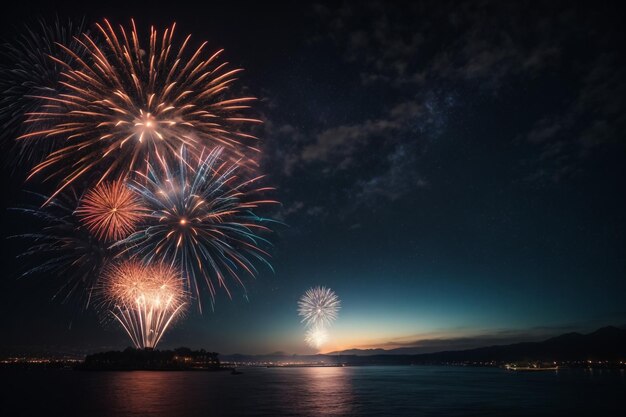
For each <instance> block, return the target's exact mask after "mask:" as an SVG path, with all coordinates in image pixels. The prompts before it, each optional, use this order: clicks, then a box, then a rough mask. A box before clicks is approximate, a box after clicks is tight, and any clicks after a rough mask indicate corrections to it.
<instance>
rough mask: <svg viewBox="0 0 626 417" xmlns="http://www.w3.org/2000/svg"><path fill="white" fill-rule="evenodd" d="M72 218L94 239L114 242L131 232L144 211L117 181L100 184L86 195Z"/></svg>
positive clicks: (132, 195)
mask: <svg viewBox="0 0 626 417" xmlns="http://www.w3.org/2000/svg"><path fill="white" fill-rule="evenodd" d="M76 214H77V215H78V217H79V218H80V219H81V221H82V222H83V223H84V224H85V226H86V227H87V228H88V229H89V230H90V231H91V233H93V234H94V235H95V236H96V237H97V238H99V239H102V240H106V241H117V240H120V239H123V238H125V237H127V236H128V235H130V234H131V233H132V232H133V231H134V230H135V226H136V225H137V223H138V222H139V221H140V220H141V218H142V216H143V214H144V208H143V206H142V205H141V201H140V199H139V197H138V196H137V195H136V194H135V193H134V192H133V191H132V190H130V189H129V188H128V187H127V186H126V184H125V183H124V181H121V180H117V181H114V182H103V183H100V184H98V185H97V186H96V187H95V188H93V189H92V190H91V191H89V192H87V194H85V196H84V197H83V198H82V199H81V202H80V205H79V206H78V209H77V210H76Z"/></svg>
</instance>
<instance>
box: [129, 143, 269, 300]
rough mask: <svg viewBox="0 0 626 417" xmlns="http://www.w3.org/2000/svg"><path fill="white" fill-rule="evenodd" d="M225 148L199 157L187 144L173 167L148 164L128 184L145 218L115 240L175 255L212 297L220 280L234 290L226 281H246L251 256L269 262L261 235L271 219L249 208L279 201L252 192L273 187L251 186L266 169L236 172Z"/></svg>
mask: <svg viewBox="0 0 626 417" xmlns="http://www.w3.org/2000/svg"><path fill="white" fill-rule="evenodd" d="M221 155H222V149H221V148H217V149H214V150H213V151H211V152H209V153H208V154H207V155H200V157H199V159H198V160H197V161H196V160H192V158H189V157H188V155H187V153H186V151H185V149H184V148H183V149H181V151H180V155H179V158H178V161H179V163H178V164H177V166H176V169H172V167H170V165H168V164H166V163H161V164H159V165H158V166H153V165H149V166H148V173H147V175H145V176H141V177H140V178H138V179H137V180H135V181H133V182H131V184H130V187H131V188H132V189H134V190H135V191H136V192H137V193H138V194H139V195H141V196H142V197H143V201H144V202H145V204H146V206H147V208H148V214H147V215H146V219H147V222H146V224H145V225H144V226H143V227H140V228H139V229H138V230H137V231H136V232H135V233H133V234H131V235H130V236H129V237H128V238H126V239H124V240H123V241H121V242H119V243H118V244H117V245H124V246H126V247H127V248H126V249H125V250H126V251H129V252H130V253H132V254H134V255H135V256H138V257H140V258H142V259H143V260H144V262H147V263H151V262H153V261H154V260H155V259H166V260H169V261H170V262H176V263H178V264H179V265H180V267H181V269H182V275H183V278H185V280H186V281H187V284H188V288H190V289H191V291H192V292H193V293H194V294H195V295H196V296H198V297H197V298H198V300H200V297H199V286H201V285H203V284H202V283H204V284H205V286H206V287H207V288H208V290H209V292H210V295H211V300H213V298H214V296H215V293H216V288H217V287H222V288H224V289H225V290H226V291H227V293H228V295H229V296H230V291H229V289H228V281H230V280H232V281H234V282H236V283H237V284H240V285H241V286H243V281H242V279H241V276H242V274H247V275H249V276H255V275H256V274H257V269H256V267H255V265H254V264H255V262H254V261H260V262H262V263H264V264H266V265H268V266H269V263H268V262H267V257H269V255H268V254H267V252H265V251H264V250H263V249H262V248H261V246H262V245H265V244H268V242H267V241H266V240H265V239H263V238H261V237H259V235H258V233H259V232H266V231H269V229H268V228H267V227H266V226H265V225H264V224H263V223H266V222H268V220H267V219H263V218H260V217H258V216H257V215H255V214H254V213H253V212H252V210H254V209H256V208H258V207H259V206H262V205H266V204H269V203H275V201H272V200H262V199H255V198H254V196H256V195H259V194H260V193H263V192H265V191H268V190H271V189H270V188H254V184H255V183H256V182H258V180H259V179H260V178H261V177H257V178H254V179H251V180H241V179H239V178H238V177H237V175H236V172H237V170H238V165H237V164H230V163H226V162H222V159H221ZM270 268H271V266H270Z"/></svg>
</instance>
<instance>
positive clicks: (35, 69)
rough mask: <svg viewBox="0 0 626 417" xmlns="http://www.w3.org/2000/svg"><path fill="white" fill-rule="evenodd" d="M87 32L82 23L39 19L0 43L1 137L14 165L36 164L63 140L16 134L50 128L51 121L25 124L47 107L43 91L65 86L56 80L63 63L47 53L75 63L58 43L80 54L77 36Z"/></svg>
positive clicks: (59, 88)
mask: <svg viewBox="0 0 626 417" xmlns="http://www.w3.org/2000/svg"><path fill="white" fill-rule="evenodd" d="M83 31H84V25H83V23H82V22H80V23H78V24H76V23H74V22H72V21H71V20H68V21H61V20H59V19H57V20H56V21H54V22H52V23H51V22H46V21H45V20H43V19H41V20H39V22H38V24H37V25H34V26H27V27H25V28H24V31H22V32H20V33H19V34H18V35H17V36H16V37H15V39H14V40H13V41H12V42H7V43H5V44H3V45H2V47H1V48H0V55H1V56H2V61H3V62H4V64H3V65H2V67H1V68H0V92H1V94H0V127H1V128H2V129H1V130H0V138H1V139H2V140H3V142H5V141H6V142H8V143H9V144H10V147H11V152H10V155H11V158H10V159H9V160H8V162H9V163H10V164H14V165H15V166H19V165H22V164H28V165H29V166H32V165H31V164H37V163H40V162H41V161H42V160H43V159H44V158H45V157H46V156H47V155H48V154H50V152H52V151H53V150H54V149H56V147H58V145H59V141H58V140H55V139H53V138H50V140H45V141H39V140H36V139H35V138H25V139H24V140H21V141H15V138H16V137H18V136H20V135H23V134H28V133H32V132H34V131H36V130H45V129H48V128H49V127H50V125H49V123H29V124H25V123H24V121H25V120H26V118H27V116H26V115H27V114H28V113H34V112H43V111H45V104H47V103H46V100H44V99H41V98H40V97H41V96H44V95H52V94H57V93H58V92H60V91H63V90H64V88H63V87H62V86H61V85H59V84H58V82H59V77H60V73H61V69H62V66H61V65H59V64H58V63H57V62H55V61H54V60H52V59H50V58H49V56H54V57H56V58H57V59H60V60H62V61H64V62H67V63H68V64H72V63H73V61H74V58H73V57H72V56H70V55H69V54H67V53H66V52H65V50H64V49H63V48H62V47H61V46H60V45H66V46H67V47H68V49H71V50H72V51H74V55H75V56H79V57H82V56H83V55H84V50H83V48H82V47H80V45H79V44H78V42H77V41H76V40H74V37H76V36H78V35H80V34H81V33H82V32H83Z"/></svg>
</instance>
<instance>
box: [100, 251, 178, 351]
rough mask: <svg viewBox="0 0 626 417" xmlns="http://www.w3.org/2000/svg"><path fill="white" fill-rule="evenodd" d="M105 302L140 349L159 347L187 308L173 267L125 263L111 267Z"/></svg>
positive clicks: (104, 291) (104, 295)
mask: <svg viewBox="0 0 626 417" xmlns="http://www.w3.org/2000/svg"><path fill="white" fill-rule="evenodd" d="M102 290H103V297H104V299H105V303H107V304H108V305H109V306H110V307H111V310H110V311H111V314H112V315H113V317H115V319H116V320H117V321H118V322H119V323H120V324H121V325H122V327H123V328H124V330H125V331H126V333H127V334H128V336H129V337H130V339H131V340H132V342H133V344H134V345H135V347H136V348H138V349H139V348H144V349H145V348H152V349H153V348H155V347H156V345H157V344H158V343H159V341H160V340H161V338H162V337H163V334H164V333H165V332H166V330H167V329H168V328H169V326H170V325H171V324H172V322H173V320H174V319H175V318H177V317H179V316H180V314H181V312H182V311H183V309H184V307H185V305H186V302H185V300H186V294H185V291H184V288H183V281H182V280H181V279H180V276H179V275H178V273H177V271H176V269H174V268H173V267H172V266H170V265H164V264H161V263H159V264H156V265H151V266H145V265H143V264H141V263H139V262H135V261H125V262H122V263H120V264H118V265H114V266H111V267H110V268H109V269H108V270H107V272H106V274H105V279H104V283H103V287H102Z"/></svg>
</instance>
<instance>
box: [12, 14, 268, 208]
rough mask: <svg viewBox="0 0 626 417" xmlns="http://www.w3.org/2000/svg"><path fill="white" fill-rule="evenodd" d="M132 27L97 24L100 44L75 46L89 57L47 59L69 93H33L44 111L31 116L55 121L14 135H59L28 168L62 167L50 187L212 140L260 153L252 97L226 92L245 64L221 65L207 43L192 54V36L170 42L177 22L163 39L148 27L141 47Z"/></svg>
mask: <svg viewBox="0 0 626 417" xmlns="http://www.w3.org/2000/svg"><path fill="white" fill-rule="evenodd" d="M131 23H132V24H131V28H124V27H123V26H120V27H119V29H118V30H115V29H114V28H113V27H112V25H111V24H110V23H109V21H107V20H104V21H103V23H102V24H97V25H96V27H97V30H98V32H99V34H100V35H101V36H102V38H103V39H104V41H103V44H102V45H101V46H99V45H98V44H97V43H96V42H95V41H94V38H92V37H91V36H90V35H88V34H83V35H82V36H81V37H80V38H79V39H78V41H77V42H78V43H79V45H80V46H81V47H82V48H84V49H85V50H86V58H85V59H82V58H81V57H80V56H79V55H78V54H76V53H75V52H74V51H73V50H72V49H71V48H68V47H62V48H63V50H64V51H65V52H66V53H67V54H68V55H69V56H70V57H71V58H72V61H73V62H72V63H68V62H65V61H63V60H61V59H58V58H54V57H52V58H51V59H52V60H53V61H54V62H56V63H57V64H59V65H61V66H63V68H64V70H63V71H62V73H61V81H60V85H61V86H63V87H64V88H65V89H66V90H68V92H66V93H61V94H58V95H48V94H42V95H41V96H38V98H39V99H41V100H44V101H45V102H46V111H44V112H37V111H35V112H31V113H29V119H28V120H27V122H28V123H34V124H36V125H37V124H40V123H45V124H47V125H50V126H51V127H49V128H44V129H36V130H34V131H32V132H29V133H26V134H24V135H22V136H20V139H21V140H26V139H30V138H37V139H38V140H43V141H47V140H51V139H54V138H61V139H63V141H64V145H63V146H62V147H61V148H60V149H58V150H56V151H55V152H53V153H51V154H50V155H49V156H48V158H47V159H46V160H44V161H43V162H42V163H40V164H39V165H37V166H36V167H35V168H34V169H33V170H32V172H31V176H33V175H35V174H37V173H40V172H42V171H48V172H49V171H50V170H52V169H54V170H55V171H53V172H52V173H51V174H50V176H53V175H56V174H57V173H60V172H62V173H63V174H64V176H63V178H62V179H61V183H60V185H59V187H57V191H56V193H58V192H59V191H60V190H62V189H63V188H65V187H67V186H68V185H69V184H71V183H72V182H74V181H76V180H77V179H78V178H81V177H84V176H86V175H89V176H94V177H95V178H96V179H97V181H98V182H100V181H103V180H105V179H107V178H109V177H110V176H111V175H116V178H124V177H125V176H127V175H129V174H130V173H131V172H134V170H136V169H137V168H139V164H141V163H144V161H154V160H155V159H158V158H164V159H166V160H171V159H173V157H174V156H175V155H176V154H177V152H178V149H180V147H181V146H182V145H185V146H186V147H187V149H188V150H189V151H190V153H192V154H194V155H199V154H201V153H202V152H204V151H205V147H207V146H208V147H211V148H213V147H214V146H216V145H220V146H223V147H224V148H226V149H227V150H228V152H229V154H230V155H233V156H234V157H236V158H241V157H242V156H243V155H244V154H245V153H246V150H247V149H250V150H253V151H258V149H256V148H254V147H253V144H254V141H255V140H256V138H255V137H254V136H252V135H250V134H249V133H246V132H245V131H246V130H247V126H249V125H250V124H251V123H260V121H259V120H257V119H253V118H250V117H247V116H246V112H247V109H248V108H249V104H250V102H251V101H253V100H255V99H254V98H253V97H231V96H229V95H228V90H229V88H230V86H231V84H232V83H233V82H234V81H235V80H236V76H237V74H238V73H239V72H240V71H241V69H229V68H228V65H227V64H228V63H226V62H222V63H220V62H219V56H220V54H221V52H222V51H218V52H216V53H214V54H213V55H207V54H206V53H205V47H206V42H204V43H202V44H201V45H200V47H198V48H197V49H196V50H195V51H194V52H192V51H188V50H187V49H188V45H189V40H190V36H187V37H186V38H185V39H184V41H182V42H176V41H175V40H174V32H175V27H176V25H175V24H174V25H172V26H171V27H169V28H167V29H165V30H164V31H163V32H162V34H161V35H159V34H158V33H157V30H156V29H155V28H151V29H150V35H149V40H148V45H147V47H146V49H142V45H141V42H140V35H139V32H138V31H137V29H136V27H135V23H134V21H131ZM68 160H72V161H75V162H74V163H72V164H67V161H68ZM53 196H54V194H53Z"/></svg>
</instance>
